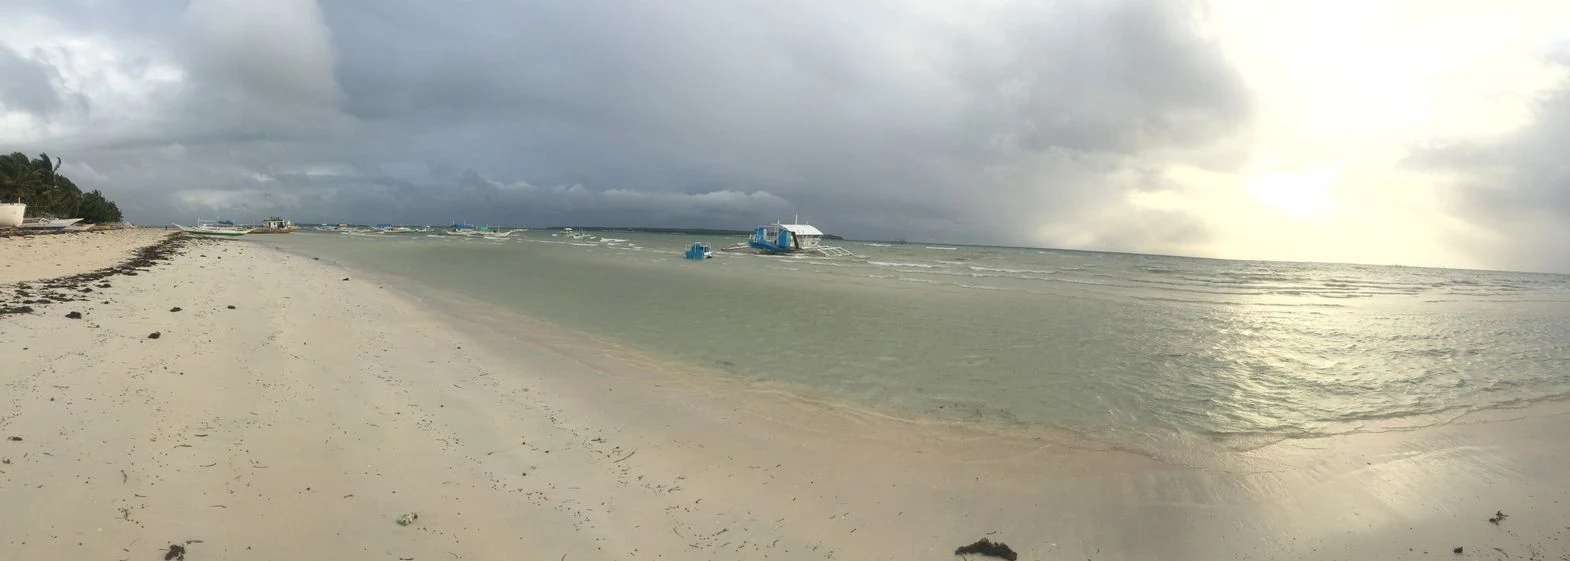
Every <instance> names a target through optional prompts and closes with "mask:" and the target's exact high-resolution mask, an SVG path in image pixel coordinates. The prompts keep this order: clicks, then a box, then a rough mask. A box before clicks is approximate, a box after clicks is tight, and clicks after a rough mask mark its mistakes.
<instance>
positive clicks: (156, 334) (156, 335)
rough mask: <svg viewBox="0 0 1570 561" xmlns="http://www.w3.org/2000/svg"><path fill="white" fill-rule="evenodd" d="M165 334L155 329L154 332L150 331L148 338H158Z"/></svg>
mask: <svg viewBox="0 0 1570 561" xmlns="http://www.w3.org/2000/svg"><path fill="white" fill-rule="evenodd" d="M163 336H164V334H163V332H161V331H154V332H152V333H148V334H147V338H148V339H157V338H159V337H163Z"/></svg>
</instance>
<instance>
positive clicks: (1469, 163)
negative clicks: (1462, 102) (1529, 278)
mask: <svg viewBox="0 0 1570 561" xmlns="http://www.w3.org/2000/svg"><path fill="white" fill-rule="evenodd" d="M1550 60H1555V61H1556V62H1558V63H1559V64H1564V65H1566V66H1567V69H1570V59H1566V60H1558V59H1555V58H1550ZM1566 146H1570V82H1566V83H1565V84H1562V85H1561V86H1560V87H1559V88H1557V89H1555V90H1553V91H1551V92H1549V93H1547V94H1545V95H1543V96H1542V97H1540V98H1539V99H1538V100H1537V102H1536V104H1535V108H1534V111H1533V119H1532V122H1531V124H1529V125H1527V126H1526V127H1524V128H1522V129H1520V130H1518V131H1515V132H1513V133H1511V134H1509V135H1507V136H1505V137H1504V138H1502V139H1499V140H1498V141H1494V142H1487V143H1476V142H1458V143H1453V144H1447V145H1441V146H1429V147H1425V148H1422V149H1419V150H1417V151H1415V152H1414V155H1413V157H1412V159H1411V163H1413V164H1414V165H1417V166H1419V167H1422V168H1426V169H1437V170H1444V171H1448V172H1455V173H1457V174H1458V177H1459V178H1460V179H1459V180H1458V182H1457V183H1456V184H1455V185H1453V186H1451V188H1450V190H1449V196H1450V199H1451V201H1452V204H1451V212H1452V213H1453V215H1454V216H1456V217H1458V218H1460V219H1462V220H1464V221H1466V222H1467V223H1469V224H1471V225H1473V226H1475V227H1477V228H1480V229H1481V230H1483V231H1485V232H1487V234H1486V235H1483V236H1477V235H1469V236H1464V237H1458V243H1462V244H1465V245H1466V246H1467V249H1470V250H1473V251H1475V252H1477V253H1480V254H1486V255H1492V256H1494V259H1495V262H1496V263H1498V264H1499V265H1500V266H1501V267H1504V268H1511V269H1518V270H1528V271H1554V272H1563V273H1570V252H1567V251H1566V247H1567V246H1570V165H1566V163H1565V162H1566V158H1565V147H1566Z"/></svg>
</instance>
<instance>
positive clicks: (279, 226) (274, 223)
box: [251, 216, 294, 234]
mask: <svg viewBox="0 0 1570 561" xmlns="http://www.w3.org/2000/svg"><path fill="white" fill-rule="evenodd" d="M292 232H294V222H290V221H289V220H286V219H283V218H279V217H277V216H274V217H272V218H268V219H267V220H263V221H262V227H260V228H254V229H252V230H251V233H252V234H288V233H292Z"/></svg>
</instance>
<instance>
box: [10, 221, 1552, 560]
mask: <svg viewBox="0 0 1570 561" xmlns="http://www.w3.org/2000/svg"><path fill="white" fill-rule="evenodd" d="M10 259H12V258H11V257H9V256H6V255H4V254H0V262H5V263H11V261H10ZM13 264H14V263H13ZM0 269H3V268H0ZM151 269H152V270H151V271H148V272H145V273H142V274H139V275H136V276H126V277H113V278H110V279H105V280H104V281H98V282H105V281H107V283H108V284H111V285H112V286H111V287H110V288H102V289H98V290H97V291H96V292H94V293H91V297H92V299H91V300H82V301H76V302H65V303H54V304H47V305H42V306H39V309H38V310H37V311H36V312H34V313H31V314H13V315H6V316H0V363H3V367H0V368H3V370H0V438H5V437H13V436H14V437H18V438H20V439H21V440H18V441H10V440H0V459H3V460H4V463H0V559H3V560H11V559H29V560H44V559H110V560H117V559H127V560H133V561H135V560H153V559H162V558H163V556H164V555H165V554H166V553H167V552H168V551H169V548H170V546H171V545H180V546H182V547H184V548H185V550H186V559H188V560H191V561H202V560H207V559H212V560H219V559H222V560H276V559H387V560H405V561H407V560H421V561H426V560H449V559H508V560H512V559H539V560H561V559H566V560H572V561H582V560H598V559H603V560H622V559H717V560H733V559H734V560H752V559H787V560H789V559H845V560H876V559H886V560H891V561H895V560H897V561H909V560H918V559H953V558H954V556H953V554H952V552H953V550H954V549H955V548H956V547H958V546H960V545H964V544H968V543H970V542H973V541H975V540H977V539H979V538H982V537H988V538H991V539H994V540H998V541H1002V542H1004V543H1007V544H1009V545H1010V546H1011V547H1012V548H1013V549H1015V550H1016V551H1018V552H1019V554H1020V557H1019V558H1020V559H1026V560H1037V559H1041V560H1046V559H1069V560H1079V559H1093V560H1120V559H1178V560H1183V559H1193V560H1206V561H1209V560H1218V559H1367V560H1375V559H1380V560H1383V559H1435V558H1440V559H1452V558H1458V557H1457V554H1455V553H1452V550H1453V548H1455V547H1463V548H1464V550H1463V552H1462V553H1461V554H1460V557H1459V558H1468V559H1472V558H1482V559H1506V558H1508V559H1546V560H1570V444H1567V440H1570V439H1567V435H1570V430H1567V429H1570V415H1566V413H1565V407H1564V406H1563V404H1559V403H1553V404H1546V405H1539V406H1534V407H1531V408H1526V409H1517V410H1509V411H1503V412H1496V413H1490V414H1486V415H1471V416H1466V417H1463V418H1461V419H1458V420H1455V421H1452V422H1449V423H1446V424H1443V425H1440V426H1435V427H1429V428H1422V429H1415V430H1402V431H1388V432H1379V433H1363V434H1353V435H1346V436H1340V437H1334V438H1321V439H1312V440H1291V441H1284V442H1281V443H1277V444H1274V445H1270V446H1266V447H1263V448H1260V449H1257V450H1253V451H1250V452H1246V453H1231V452H1221V451H1214V450H1211V449H1209V448H1207V447H1205V446H1203V445H1198V444H1196V445H1194V447H1193V449H1191V450H1188V451H1186V453H1185V454H1180V455H1182V456H1186V457H1191V458H1195V460H1193V461H1190V462H1186V463H1182V464H1176V463H1168V462H1162V461H1156V460H1153V459H1150V458H1147V457H1144V456H1141V455H1136V454H1130V453H1125V452H1120V451H1115V450H1091V449H1084V448H1077V447H1072V446H1066V445H1064V444H1062V443H1060V441H1057V440H1053V439H1047V438H1020V437H1014V436H997V435H989V434H984V433H979V432H972V431H967V430H962V429H956V428H946V427H940V426H922V425H913V424H910V423H906V422H901V421H897V420H892V419H886V418H882V417H879V416H876V415H872V414H866V413H859V412H856V411H852V410H846V409H843V408H836V407H828V406H824V405H818V404H814V403H809V402H805V401H802V400H800V399H796V398H793V397H791V396H789V395H785V394H781V393H778V392H771V391H765V390H760V389H757V388H750V387H746V386H741V385H738V384H733V383H726V382H720V381H717V380H715V379H714V378H712V377H710V376H708V375H706V374H704V373H701V372H697V373H695V372H693V371H691V370H690V369H679V368H676V367H673V366H671V365H668V364H665V363H661V362H658V361H654V360H651V359H648V358H647V357H643V356H640V355H639V354H637V353H633V352H629V351H626V350H624V349H620V348H617V347H615V346H614V345H610V344H607V343H604V342H599V341H595V340H593V339H592V338H589V337H587V336H584V335H582V334H578V333H574V332H571V331H568V330H563V329H559V328H555V327H552V326H549V325H544V324H540V323H537V322H533V321H530V320H528V319H526V318H519V317H516V316H511V315H506V314H493V313H491V312H489V311H487V310H484V309H483V308H480V307H476V306H473V305H472V304H471V303H468V302H463V301H458V300H453V299H450V298H449V297H445V296H441V295H435V294H429V293H421V292H418V291H406V290H403V289H396V288H395V287H394V285H393V284H391V282H390V280H378V279H373V278H371V277H368V276H366V275H365V274H363V273H359V272H356V271H348V270H346V269H344V268H341V267H338V266H335V265H331V264H327V263H324V262H321V261H315V260H313V259H311V258H308V257H301V256H295V255H286V254H283V253H281V252H279V251H276V250H273V249H270V248H268V247H266V246H265V242H258V241H251V240H222V241H202V242H198V243H196V244H195V245H192V246H190V247H187V248H186V249H185V254H184V255H182V256H177V257H175V258H173V259H172V260H170V261H167V262H164V263H162V264H159V265H156V266H154V267H152V268H151ZM70 272H76V271H70ZM7 292H9V290H0V297H4V296H6V293H7ZM177 306H178V307H180V308H181V310H180V311H178V312H172V311H170V310H171V309H172V308H173V307H177ZM228 306H234V308H233V309H230V308H229V307H228ZM72 311H77V312H80V313H82V314H83V317H82V318H81V319H68V318H67V317H66V314H67V313H68V312H72ZM153 332H158V333H159V334H160V336H159V338H157V339H149V338H148V335H149V334H150V333H153ZM1498 510H1503V511H1504V513H1505V514H1507V515H1509V516H1508V517H1507V518H1505V519H1504V520H1502V521H1499V523H1498V524H1495V523H1491V522H1489V521H1488V519H1489V518H1490V517H1492V516H1493V515H1494V513H1495V512H1496V511H1498ZM404 515H410V516H409V517H408V518H407V520H409V521H410V523H409V524H408V525H401V524H399V523H398V520H399V518H400V517H401V516H404ZM413 515H418V517H417V518H415V517H413ZM971 558H972V559H976V560H980V559H987V558H984V557H975V556H972V557H971Z"/></svg>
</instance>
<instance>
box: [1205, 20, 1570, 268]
mask: <svg viewBox="0 0 1570 561" xmlns="http://www.w3.org/2000/svg"><path fill="white" fill-rule="evenodd" d="M1212 8H1213V9H1212V11H1211V12H1210V19H1209V25H1210V29H1211V31H1212V32H1213V33H1214V35H1215V37H1216V38H1217V40H1218V41H1219V42H1220V43H1221V44H1222V45H1223V48H1224V49H1225V51H1226V53H1227V55H1228V58H1229V59H1230V60H1231V62H1232V63H1233V64H1234V66H1235V67H1236V68H1237V69H1238V70H1239V72H1240V73H1241V75H1242V77H1243V79H1244V81H1245V82H1246V83H1247V85H1248V87H1249V88H1250V90H1251V91H1252V93H1253V99H1254V101H1255V103H1256V115H1255V122H1254V126H1253V131H1252V138H1251V142H1252V145H1253V146H1254V149H1253V156H1254V157H1253V161H1254V162H1255V163H1254V164H1250V165H1246V166H1244V167H1243V168H1241V169H1238V170H1236V171H1235V172H1234V173H1219V174H1195V173H1184V172H1179V173H1177V174H1176V175H1177V176H1179V177H1182V178H1183V179H1182V180H1180V183H1182V184H1184V185H1187V186H1188V188H1186V189H1184V190H1183V191H1182V192H1181V196H1183V197H1185V198H1189V199H1192V201H1191V204H1189V205H1187V206H1188V207H1189V208H1190V209H1191V212H1195V213H1197V214H1199V215H1200V216H1203V217H1204V218H1205V221H1206V222H1207V223H1208V224H1209V225H1210V226H1211V228H1212V229H1213V230H1214V231H1215V232H1216V234H1217V235H1216V238H1215V243H1213V244H1211V245H1210V246H1209V247H1208V248H1207V249H1208V250H1209V251H1211V252H1214V255H1217V256H1230V257H1242V258H1270V259H1305V260H1347V261H1360V262H1372V263H1408V264H1432V265H1449V266H1487V263H1486V261H1485V260H1482V259H1478V258H1477V257H1476V256H1467V255H1461V254H1459V253H1457V252H1456V251H1455V250H1453V249H1452V248H1450V247H1448V246H1449V245H1451V243H1450V241H1451V240H1453V239H1454V238H1455V237H1456V236H1461V237H1488V236H1489V235H1490V234H1489V233H1488V232H1487V231H1486V230H1485V229H1481V228H1478V227H1476V225H1472V224H1468V223H1466V222H1465V221H1464V220H1460V219H1458V218H1457V216H1456V213H1455V211H1456V209H1454V208H1452V207H1450V206H1449V204H1450V201H1448V200H1447V199H1446V197H1445V196H1444V194H1443V192H1442V187H1443V186H1445V184H1446V182H1445V179H1446V178H1444V177H1438V176H1435V175H1433V174H1428V173H1424V172H1421V171H1417V170H1412V169H1408V167H1407V166H1406V165H1405V161H1406V159H1407V158H1408V156H1409V153H1410V151H1411V150H1412V149H1413V148H1415V147H1417V146H1421V145H1425V144H1428V143H1431V142H1435V141H1445V140H1450V139H1462V138H1464V139H1470V140H1476V139H1487V138H1495V137H1499V136H1501V135H1505V134H1509V133H1510V132H1512V131H1514V130H1517V129H1519V128H1521V127H1523V126H1525V125H1527V124H1529V123H1531V122H1532V120H1533V118H1534V113H1533V109H1534V104H1535V103H1536V101H1537V99H1538V98H1539V97H1540V96H1542V95H1543V94H1544V92H1546V91H1550V90H1551V89H1553V88H1556V87H1562V86H1563V85H1564V84H1565V83H1566V81H1565V80H1566V75H1565V73H1564V69H1563V67H1559V66H1555V65H1554V64H1553V63H1552V61H1551V60H1549V55H1550V54H1551V52H1552V48H1553V46H1554V45H1556V44H1562V43H1561V42H1562V41H1563V38H1564V37H1567V36H1570V3H1564V2H1535V1H1513V2H1502V3H1489V4H1486V5H1485V4H1483V3H1476V2H1462V1H1448V2H1415V1H1372V2H1369V1H1361V0H1356V1H1354V0H1337V1H1331V2H1322V1H1318V0H1315V1H1296V0H1286V1H1272V2H1256V1H1252V0H1217V1H1216V2H1213V3H1212ZM1239 192H1241V193H1243V194H1246V196H1245V197H1239V196H1235V194H1236V193H1239Z"/></svg>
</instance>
